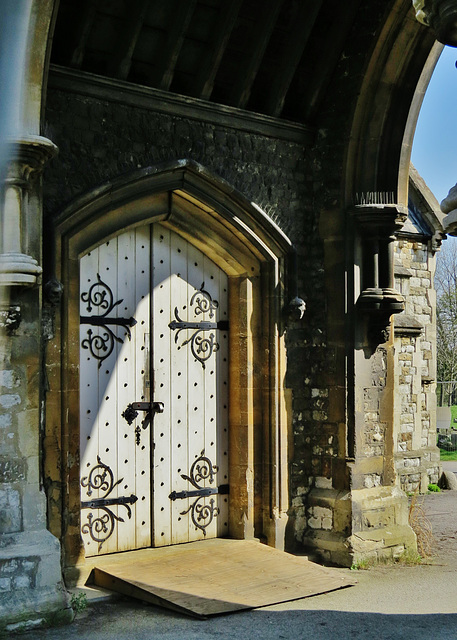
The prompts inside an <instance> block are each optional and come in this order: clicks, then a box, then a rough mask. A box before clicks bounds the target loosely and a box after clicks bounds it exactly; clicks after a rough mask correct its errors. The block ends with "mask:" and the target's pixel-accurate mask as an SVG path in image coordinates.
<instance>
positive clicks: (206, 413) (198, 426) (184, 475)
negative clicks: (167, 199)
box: [152, 225, 228, 546]
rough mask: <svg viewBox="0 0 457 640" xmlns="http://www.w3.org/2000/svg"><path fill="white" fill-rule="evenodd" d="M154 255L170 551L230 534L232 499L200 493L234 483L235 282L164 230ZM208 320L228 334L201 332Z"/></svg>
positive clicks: (158, 478) (156, 377) (158, 513)
mask: <svg viewBox="0 0 457 640" xmlns="http://www.w3.org/2000/svg"><path fill="white" fill-rule="evenodd" d="M152 256H153V258H152V262H153V278H152V281H153V301H152V323H153V336H154V338H153V353H154V374H153V388H154V398H155V399H157V400H159V401H161V402H163V403H164V412H163V413H162V414H157V415H156V416H155V419H154V436H153V438H154V455H153V461H154V470H153V483H154V487H153V489H154V491H153V495H154V500H153V522H154V545H155V546H162V545H167V544H173V543H178V542H190V541H193V540H199V539H203V538H205V537H207V538H209V537H215V536H222V535H226V534H227V533H228V496H227V495H226V494H219V493H218V494H213V495H209V496H206V497H199V494H198V491H200V490H201V488H206V489H212V488H215V487H219V486H221V485H222V486H224V485H227V484H228V331H227V329H226V328H224V323H227V321H228V317H227V313H228V311H227V287H228V284H227V276H226V275H225V273H223V272H222V271H221V269H219V268H218V267H217V266H216V265H215V264H214V262H212V261H211V260H209V259H208V258H207V257H206V256H205V255H204V254H203V253H201V251H198V250H197V249H196V248H195V247H193V246H192V245H191V244H189V243H188V242H186V241H185V240H183V239H182V238H181V237H180V236H178V235H177V234H176V233H173V232H171V231H170V230H168V229H166V228H164V227H161V226H159V225H155V226H154V229H153V241H152ZM202 322H203V323H205V322H206V323H211V324H210V325H209V326H211V327H212V325H213V324H214V325H216V324H217V323H219V327H220V326H221V323H222V328H215V327H214V328H209V329H207V330H199V327H200V328H201V326H202V325H201V324H200V323H202ZM183 323H193V324H191V326H190V327H189V328H182V327H183ZM170 325H171V326H170ZM185 491H187V492H189V491H192V492H194V493H195V492H197V494H196V495H191V496H190V497H181V496H182V492H185ZM173 492H175V493H174V494H173ZM170 494H171V495H172V498H173V497H174V498H175V499H170ZM200 495H201V494H200Z"/></svg>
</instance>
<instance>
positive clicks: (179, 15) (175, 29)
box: [157, 0, 197, 91]
mask: <svg viewBox="0 0 457 640" xmlns="http://www.w3.org/2000/svg"><path fill="white" fill-rule="evenodd" d="M196 4H197V0H187V2H184V3H183V2H181V0H178V2H175V6H174V11H173V20H172V24H171V27H170V30H169V32H168V37H167V45H166V48H165V51H164V53H163V60H164V68H163V71H162V75H161V78H160V80H159V82H158V85H157V86H158V87H159V89H162V90H164V91H168V90H169V88H170V86H171V83H172V80H173V75H174V72H175V68H176V63H177V61H178V57H179V54H180V52H181V47H182V43H183V41H184V37H185V35H186V31H187V28H188V26H189V22H190V20H191V18H192V14H193V12H194V9H195V5H196Z"/></svg>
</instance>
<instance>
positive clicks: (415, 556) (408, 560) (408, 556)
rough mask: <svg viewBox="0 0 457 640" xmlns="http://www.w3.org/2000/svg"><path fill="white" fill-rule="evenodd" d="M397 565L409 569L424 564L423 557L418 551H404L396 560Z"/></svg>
mask: <svg viewBox="0 0 457 640" xmlns="http://www.w3.org/2000/svg"><path fill="white" fill-rule="evenodd" d="M395 562H397V564H402V565H405V566H407V567H411V566H414V565H416V564H422V556H421V555H420V553H417V551H413V550H412V549H407V550H406V551H403V553H402V554H401V555H400V556H398V558H396V559H395Z"/></svg>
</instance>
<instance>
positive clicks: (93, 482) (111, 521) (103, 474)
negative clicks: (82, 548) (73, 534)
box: [81, 456, 138, 551]
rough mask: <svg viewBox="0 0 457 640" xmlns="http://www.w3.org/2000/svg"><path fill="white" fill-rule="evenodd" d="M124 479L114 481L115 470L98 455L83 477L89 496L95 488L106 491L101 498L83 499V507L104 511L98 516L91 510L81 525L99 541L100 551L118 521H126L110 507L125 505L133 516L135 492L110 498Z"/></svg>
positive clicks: (82, 484)
mask: <svg viewBox="0 0 457 640" xmlns="http://www.w3.org/2000/svg"><path fill="white" fill-rule="evenodd" d="M123 480H124V478H121V479H120V480H117V481H116V482H115V481H114V475H113V472H112V471H111V469H110V468H109V467H108V465H106V464H104V463H103V462H102V461H101V459H100V456H97V464H96V465H95V466H94V467H92V469H91V470H90V472H89V475H88V476H85V477H84V478H81V486H82V487H85V488H86V487H87V491H86V494H87V496H88V497H89V498H90V496H91V495H92V492H93V490H98V491H104V492H105V495H104V496H103V497H101V498H93V499H91V500H86V501H81V509H99V510H101V511H102V512H103V513H101V514H99V515H97V516H96V517H94V514H93V513H92V512H90V513H89V514H88V516H87V522H86V523H85V524H84V525H83V526H82V527H81V531H82V533H88V534H89V535H90V537H91V538H92V540H94V542H98V550H99V551H101V549H102V546H103V543H104V542H106V540H108V538H109V537H110V536H111V535H112V533H113V531H114V527H115V524H116V522H124V518H121V517H120V516H117V515H116V514H115V513H113V511H112V510H111V509H110V508H109V507H111V506H116V505H121V506H124V507H125V508H126V509H127V516H128V517H129V518H131V517H132V510H131V509H130V505H131V504H135V502H136V501H137V500H138V498H137V497H136V496H135V495H133V493H132V494H131V495H130V496H123V497H120V498H108V496H109V494H110V493H111V492H112V490H113V489H114V487H117V485H118V484H120V483H121V482H122V481H123Z"/></svg>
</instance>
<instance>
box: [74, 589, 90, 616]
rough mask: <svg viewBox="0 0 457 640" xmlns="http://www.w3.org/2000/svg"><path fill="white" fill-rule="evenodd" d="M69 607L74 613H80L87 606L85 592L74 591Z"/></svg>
mask: <svg viewBox="0 0 457 640" xmlns="http://www.w3.org/2000/svg"><path fill="white" fill-rule="evenodd" d="M70 604H71V608H72V609H73V611H74V612H75V613H81V611H84V609H85V608H86V607H87V596H86V594H85V593H74V594H73V595H72V596H71V600H70Z"/></svg>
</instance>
